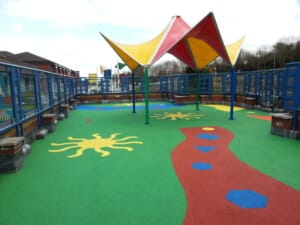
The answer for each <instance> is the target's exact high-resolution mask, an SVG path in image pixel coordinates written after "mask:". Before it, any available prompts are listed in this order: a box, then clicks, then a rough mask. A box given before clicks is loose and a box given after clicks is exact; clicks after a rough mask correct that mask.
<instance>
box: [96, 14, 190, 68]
mask: <svg viewBox="0 0 300 225" xmlns="http://www.w3.org/2000/svg"><path fill="white" fill-rule="evenodd" d="M189 30H190V26H189V25H188V24H187V23H186V22H185V21H184V20H183V19H182V18H181V17H180V16H174V17H172V19H171V21H170V22H169V24H168V25H167V26H166V27H165V29H163V31H162V32H161V33H159V34H158V35H157V36H156V37H154V38H153V39H152V40H150V41H147V42H144V43H141V44H122V43H119V42H116V41H113V40H111V39H109V38H108V37H106V36H105V35H104V34H102V33H100V34H101V35H102V37H103V38H104V39H105V40H106V41H107V42H108V44H109V45H110V46H111V47H112V48H113V50H114V51H115V52H116V53H117V54H118V55H119V57H120V58H121V59H122V60H123V61H124V63H125V64H126V65H127V66H128V67H129V68H130V69H131V70H132V71H134V70H136V69H137V68H138V67H139V66H143V67H148V66H150V65H152V64H153V63H155V62H156V61H157V60H158V59H159V58H160V57H161V56H163V55H164V54H165V53H166V52H167V51H168V50H169V49H170V48H171V47H172V46H173V44H174V43H175V42H177V41H178V40H179V39H181V38H182V36H183V35H184V34H185V33H187V32H188V31H189Z"/></svg>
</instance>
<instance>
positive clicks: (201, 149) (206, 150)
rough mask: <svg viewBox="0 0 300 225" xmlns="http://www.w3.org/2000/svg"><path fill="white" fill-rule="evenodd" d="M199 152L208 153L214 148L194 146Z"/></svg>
mask: <svg viewBox="0 0 300 225" xmlns="http://www.w3.org/2000/svg"><path fill="white" fill-rule="evenodd" d="M195 148H196V149H197V150H199V151H201V152H210V151H212V150H214V149H215V146H195Z"/></svg>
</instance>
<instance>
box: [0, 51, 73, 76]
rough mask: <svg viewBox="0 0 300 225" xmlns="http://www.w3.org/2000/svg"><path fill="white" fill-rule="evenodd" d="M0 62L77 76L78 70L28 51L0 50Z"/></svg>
mask: <svg viewBox="0 0 300 225" xmlns="http://www.w3.org/2000/svg"><path fill="white" fill-rule="evenodd" d="M0 62H5V63H10V64H16V65H20V66H25V67H30V68H36V69H41V70H46V71H50V72H53V73H58V74H62V75H66V76H72V77H79V71H74V70H72V69H70V68H68V67H66V66H63V65H61V64H58V63H56V62H54V61H52V60H49V59H46V58H43V57H41V56H37V55H35V54H33V53H30V52H22V53H18V54H13V53H10V52H7V51H0Z"/></svg>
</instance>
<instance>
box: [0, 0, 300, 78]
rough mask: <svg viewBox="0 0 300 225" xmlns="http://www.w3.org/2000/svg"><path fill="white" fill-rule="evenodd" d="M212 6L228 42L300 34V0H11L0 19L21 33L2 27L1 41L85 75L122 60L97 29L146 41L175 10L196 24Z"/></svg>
mask: <svg viewBox="0 0 300 225" xmlns="http://www.w3.org/2000/svg"><path fill="white" fill-rule="evenodd" d="M210 11H212V12H213V13H214V15H215V17H216V20H217V24H218V26H219V29H220V32H221V34H222V37H223V39H224V42H225V44H229V43H231V42H233V41H235V40H237V39H238V38H240V37H241V36H243V35H246V41H245V44H244V48H245V49H256V48H257V47H259V46H262V45H273V44H275V43H276V41H278V40H279V39H280V38H282V37H288V36H299V37H300V29H299V27H300V20H299V18H300V4H299V0H298V1H297V0H285V1H271V0H270V1H268V0H267V1H261V0H252V1H240V0H227V1H219V0H209V1H195V0H184V1H174V0H163V1H142V0H126V1H124V0H108V1H103V0H64V1H61V0H44V1H40V0H9V1H1V3H0V15H1V20H2V21H6V23H8V21H10V22H11V25H10V29H13V30H14V31H15V32H23V33H22V36H19V37H18V36H17V35H12V34H9V32H5V31H2V33H1V28H0V42H1V44H2V46H7V48H8V49H7V50H10V51H15V52H21V51H32V52H33V53H35V54H39V55H41V56H43V57H46V58H49V59H52V60H54V61H56V62H59V63H60V64H63V65H66V66H68V67H71V68H72V69H79V70H81V71H82V75H86V73H88V72H95V68H96V67H98V66H99V65H100V64H102V65H104V66H106V67H109V66H112V65H115V64H116V62H117V61H118V59H119V58H118V56H117V55H116V54H115V53H114V51H113V50H112V49H111V48H110V47H109V46H108V44H107V43H106V42H105V41H104V40H103V39H102V38H101V37H100V35H99V31H102V32H103V31H106V32H107V33H105V32H104V34H106V35H108V36H109V37H110V38H112V39H114V40H116V41H119V42H123V43H124V42H125V43H126V41H128V40H129V39H132V40H133V41H136V43H138V42H144V41H147V40H149V39H151V38H153V37H154V36H156V35H157V34H158V33H159V32H160V31H161V30H162V29H163V28H164V27H165V26H166V25H167V23H168V22H169V21H170V20H171V18H172V16H174V15H180V16H181V17H182V18H183V19H185V20H186V22H187V23H188V24H190V26H194V25H195V24H196V23H198V22H199V21H200V20H201V19H202V18H203V17H204V16H206V15H207V14H208V13H209V12H210ZM5 18H6V19H5ZM7 18H8V19H7ZM9 18H12V19H11V20H10V19H9ZM297 18H298V19H297ZM23 21H27V23H26V24H25V25H26V26H25V25H24V24H23V23H22V22H23ZM28 24H29V25H28ZM103 27H106V29H105V30H102V29H103ZM47 32H49V33H47ZM13 34H15V33H13ZM110 35H111V36H110ZM129 35H131V36H129Z"/></svg>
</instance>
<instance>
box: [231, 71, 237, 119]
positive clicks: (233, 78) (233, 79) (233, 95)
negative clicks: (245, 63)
mask: <svg viewBox="0 0 300 225" xmlns="http://www.w3.org/2000/svg"><path fill="white" fill-rule="evenodd" d="M235 92H236V73H235V70H234V67H232V70H231V79H230V117H229V120H234V97H235Z"/></svg>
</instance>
